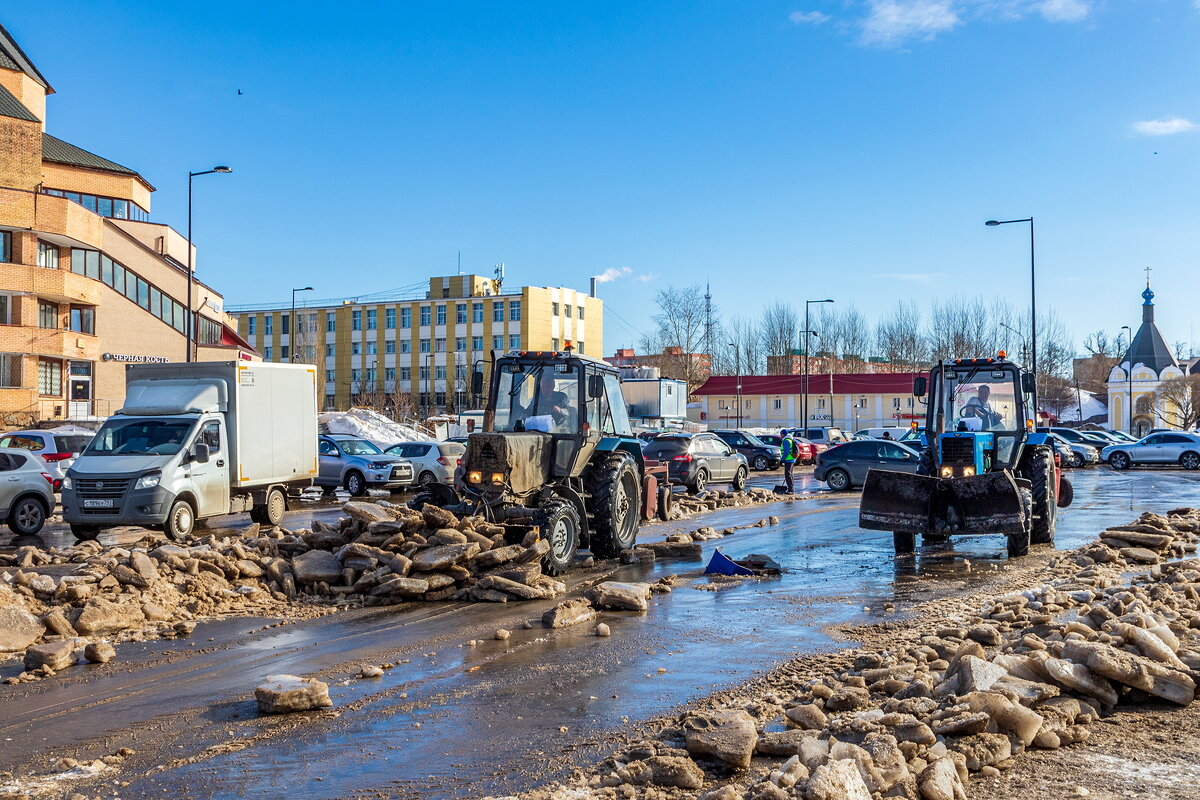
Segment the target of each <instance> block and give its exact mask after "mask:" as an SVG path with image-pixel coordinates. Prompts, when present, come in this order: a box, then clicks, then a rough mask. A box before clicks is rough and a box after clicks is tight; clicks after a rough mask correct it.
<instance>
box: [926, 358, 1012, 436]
mask: <svg viewBox="0 0 1200 800" xmlns="http://www.w3.org/2000/svg"><path fill="white" fill-rule="evenodd" d="M944 375H945V380H946V394H945V397H946V408H945V414H946V430H948V431H1019V430H1021V429H1022V425H1021V419H1020V415H1019V408H1018V406H1017V376H1016V373H1015V372H1010V371H1008V370H997V369H980V368H975V369H965V370H947V371H946V372H945V373H944Z"/></svg>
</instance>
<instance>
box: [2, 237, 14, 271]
mask: <svg viewBox="0 0 1200 800" xmlns="http://www.w3.org/2000/svg"><path fill="white" fill-rule="evenodd" d="M10 261H12V234H11V233H9V232H8V231H0V264H7V263H9V262H10Z"/></svg>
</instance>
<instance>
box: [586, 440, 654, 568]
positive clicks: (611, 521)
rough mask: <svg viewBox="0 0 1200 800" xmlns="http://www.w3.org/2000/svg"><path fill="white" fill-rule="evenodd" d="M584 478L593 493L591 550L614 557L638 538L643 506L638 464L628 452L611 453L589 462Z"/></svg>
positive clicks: (590, 504) (589, 505)
mask: <svg viewBox="0 0 1200 800" xmlns="http://www.w3.org/2000/svg"><path fill="white" fill-rule="evenodd" d="M583 481H584V486H586V487H587V492H588V494H589V495H590V498H589V502H588V511H589V512H591V515H592V543H591V550H592V554H593V555H595V556H596V557H597V558H614V557H616V556H618V555H620V554H621V553H622V552H623V551H625V550H628V549H629V548H631V547H633V543H634V541H635V540H636V539H637V532H638V522H639V520H640V517H641V508H642V492H641V482H640V481H639V480H638V472H637V467H636V466H635V465H634V463H633V459H631V458H630V457H629V456H628V455H626V454H625V453H611V454H609V455H608V456H606V457H605V458H604V460H603V461H601V462H600V463H598V464H594V465H592V466H590V467H589V468H588V470H587V472H586V473H585V474H584V476H583Z"/></svg>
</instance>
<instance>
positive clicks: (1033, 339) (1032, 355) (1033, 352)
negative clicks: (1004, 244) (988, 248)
mask: <svg viewBox="0 0 1200 800" xmlns="http://www.w3.org/2000/svg"><path fill="white" fill-rule="evenodd" d="M1015 222H1028V223H1029V324H1030V328H1029V331H1030V332H1029V361H1030V369H1031V371H1032V372H1033V424H1034V425H1035V426H1036V425H1037V423H1038V417H1037V415H1038V410H1039V409H1038V392H1037V384H1038V370H1037V260H1036V259H1035V258H1034V249H1033V217H1026V218H1025V219H989V220H988V221H987V222H985V223H983V224H984V225H987V226H988V227H989V228H994V227H996V226H997V225H1011V224H1013V223H1015Z"/></svg>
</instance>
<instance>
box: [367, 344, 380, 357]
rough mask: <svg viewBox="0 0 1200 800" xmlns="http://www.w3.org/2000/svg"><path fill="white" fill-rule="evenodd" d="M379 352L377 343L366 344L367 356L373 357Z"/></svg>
mask: <svg viewBox="0 0 1200 800" xmlns="http://www.w3.org/2000/svg"><path fill="white" fill-rule="evenodd" d="M378 352H379V343H378V342H367V355H369V356H373V355H376V354H377V353H378Z"/></svg>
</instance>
